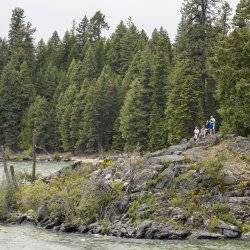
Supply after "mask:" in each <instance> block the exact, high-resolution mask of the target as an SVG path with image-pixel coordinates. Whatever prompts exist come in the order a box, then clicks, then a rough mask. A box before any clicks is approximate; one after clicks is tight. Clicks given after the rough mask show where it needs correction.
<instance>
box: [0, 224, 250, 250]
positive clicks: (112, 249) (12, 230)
mask: <svg viewBox="0 0 250 250" xmlns="http://www.w3.org/2000/svg"><path fill="white" fill-rule="evenodd" d="M0 249H1V250H8V249H10V250H12V249H13V250H20V249H23V250H68V249H74V250H80V249H87V250H92V249H93V250H158V249H159V250H163V249H166V250H177V249H180V250H182V249H183V250H184V249H185V250H203V249H204V250H208V249H209V250H210V249H211V250H212V249H213V250H214V249H223V250H224V249H225V250H235V249H237V250H249V249H250V242H247V241H226V240H225V241H155V240H154V241H153V240H136V239H119V238H113V237H105V236H94V235H83V234H63V233H55V232H49V231H46V230H43V229H39V228H35V227H33V226H4V225H0Z"/></svg>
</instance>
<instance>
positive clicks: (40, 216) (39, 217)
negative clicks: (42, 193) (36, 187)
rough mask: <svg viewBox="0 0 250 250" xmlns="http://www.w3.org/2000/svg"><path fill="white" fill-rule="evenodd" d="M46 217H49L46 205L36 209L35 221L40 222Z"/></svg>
mask: <svg viewBox="0 0 250 250" xmlns="http://www.w3.org/2000/svg"><path fill="white" fill-rule="evenodd" d="M48 217H49V209H48V206H47V204H43V205H41V206H40V207H39V208H38V209H37V220H38V221H39V222H40V221H42V220H44V219H46V218H48Z"/></svg>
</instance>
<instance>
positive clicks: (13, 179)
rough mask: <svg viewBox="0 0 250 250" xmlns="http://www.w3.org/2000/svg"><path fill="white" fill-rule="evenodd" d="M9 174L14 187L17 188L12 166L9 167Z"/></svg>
mask: <svg viewBox="0 0 250 250" xmlns="http://www.w3.org/2000/svg"><path fill="white" fill-rule="evenodd" d="M10 174H11V178H12V182H13V185H14V187H17V181H16V176H15V170H14V167H13V166H12V165H11V166H10Z"/></svg>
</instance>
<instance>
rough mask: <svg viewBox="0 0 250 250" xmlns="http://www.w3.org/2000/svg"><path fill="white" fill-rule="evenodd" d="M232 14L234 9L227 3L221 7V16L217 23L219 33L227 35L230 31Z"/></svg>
mask: <svg viewBox="0 0 250 250" xmlns="http://www.w3.org/2000/svg"><path fill="white" fill-rule="evenodd" d="M231 13H232V9H231V7H230V5H229V3H228V2H226V1H225V2H224V3H223V5H222V7H221V10H220V15H219V18H218V20H217V22H216V26H217V28H218V32H219V33H221V34H224V35H226V34H227V33H228V31H229V30H230V21H231V18H230V17H231Z"/></svg>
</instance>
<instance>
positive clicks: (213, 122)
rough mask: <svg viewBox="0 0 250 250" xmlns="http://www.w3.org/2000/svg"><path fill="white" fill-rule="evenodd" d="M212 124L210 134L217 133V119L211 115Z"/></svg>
mask: <svg viewBox="0 0 250 250" xmlns="http://www.w3.org/2000/svg"><path fill="white" fill-rule="evenodd" d="M210 126H211V130H210V131H211V132H210V134H213V135H215V119H214V117H213V116H211V117H210Z"/></svg>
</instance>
